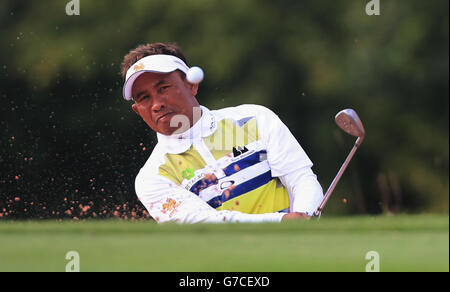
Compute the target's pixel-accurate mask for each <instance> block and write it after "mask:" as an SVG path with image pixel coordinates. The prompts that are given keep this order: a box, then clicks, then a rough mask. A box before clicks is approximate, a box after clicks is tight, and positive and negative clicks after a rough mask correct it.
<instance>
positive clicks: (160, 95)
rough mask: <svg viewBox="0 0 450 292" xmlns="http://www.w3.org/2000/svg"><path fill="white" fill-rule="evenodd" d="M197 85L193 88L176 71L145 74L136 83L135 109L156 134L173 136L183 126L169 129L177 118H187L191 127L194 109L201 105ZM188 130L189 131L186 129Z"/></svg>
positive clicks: (134, 90)
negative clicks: (178, 116) (175, 117)
mask: <svg viewBox="0 0 450 292" xmlns="http://www.w3.org/2000/svg"><path fill="white" fill-rule="evenodd" d="M197 90H198V85H193V84H190V83H189V82H187V80H186V79H185V78H182V77H181V75H180V73H179V72H177V71H175V72H171V73H168V74H158V73H152V72H146V73H143V74H141V75H140V76H139V77H138V78H137V79H136V81H135V82H134V83H133V88H132V90H131V93H132V96H133V100H134V104H133V105H132V108H133V110H134V111H135V112H136V113H137V114H138V115H140V116H141V118H142V119H143V120H144V121H145V122H146V123H147V125H149V127H150V128H152V129H153V130H154V131H156V132H158V133H161V134H164V135H171V134H172V133H173V132H174V131H176V130H177V129H178V128H179V127H180V125H176V126H175V127H171V126H170V120H171V119H172V118H173V117H174V116H175V115H184V116H186V117H187V118H188V119H189V122H190V125H189V126H192V125H193V124H194V123H195V122H196V121H193V108H194V107H198V106H199V104H198V102H197V99H196V98H195V95H196V94H197ZM186 130H187V129H186Z"/></svg>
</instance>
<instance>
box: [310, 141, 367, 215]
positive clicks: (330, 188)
mask: <svg viewBox="0 0 450 292" xmlns="http://www.w3.org/2000/svg"><path fill="white" fill-rule="evenodd" d="M361 142H362V139H361V137H359V138H358V139H357V140H356V142H355V145H354V146H353V148H352V150H351V151H350V153H349V154H348V156H347V158H346V159H345V161H344V163H343V164H342V166H341V168H340V169H339V171H338V173H337V175H336V177H335V178H334V179H333V181H332V182H331V185H330V187H329V188H328V190H327V192H326V193H325V196H324V197H323V199H322V203H320V205H319V207H318V208H317V211H316V212H315V215H316V216H320V214H321V213H322V210H323V208H324V207H325V204H326V203H327V201H328V199H329V198H330V196H331V193H332V192H333V191H334V188H335V187H336V185H337V183H338V182H339V180H340V179H341V176H342V174H343V173H344V171H345V169H346V168H347V166H348V164H349V163H350V160H352V158H353V155H354V154H355V152H356V150H357V149H358V147H359V145H361Z"/></svg>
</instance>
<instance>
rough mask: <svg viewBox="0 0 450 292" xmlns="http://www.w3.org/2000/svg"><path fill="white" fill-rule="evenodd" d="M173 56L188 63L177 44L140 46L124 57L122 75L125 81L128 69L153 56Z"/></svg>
mask: <svg viewBox="0 0 450 292" xmlns="http://www.w3.org/2000/svg"><path fill="white" fill-rule="evenodd" d="M159 54H163V55H172V56H175V57H178V58H180V59H181V60H183V62H184V63H186V65H188V64H187V62H186V57H184V54H183V51H182V50H181V48H180V47H179V46H178V45H177V44H175V43H153V44H146V45H140V46H138V47H137V48H136V49H134V50H131V51H130V52H129V53H128V54H126V55H125V57H123V61H122V68H121V73H122V77H123V79H124V80H125V77H126V74H127V71H128V69H129V68H130V67H131V66H132V65H133V64H134V63H136V62H137V61H138V60H140V59H142V58H144V57H147V56H151V55H159Z"/></svg>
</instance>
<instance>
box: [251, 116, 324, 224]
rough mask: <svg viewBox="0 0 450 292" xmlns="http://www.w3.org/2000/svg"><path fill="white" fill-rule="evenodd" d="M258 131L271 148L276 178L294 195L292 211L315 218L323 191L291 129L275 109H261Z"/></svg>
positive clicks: (269, 159)
mask: <svg viewBox="0 0 450 292" xmlns="http://www.w3.org/2000/svg"><path fill="white" fill-rule="evenodd" d="M260 108H261V112H262V114H261V116H260V118H259V119H258V129H261V131H260V132H261V139H262V141H263V143H264V144H265V146H266V147H267V160H268V161H269V164H270V168H271V172H272V176H274V177H279V178H280V180H281V182H282V183H283V185H284V186H285V187H286V189H287V190H288V193H289V196H290V201H291V204H290V211H291V212H302V213H306V214H308V215H310V216H311V215H313V213H314V212H315V211H316V209H317V207H318V206H319V204H320V202H321V200H322V198H323V190H322V187H321V185H320V184H319V182H318V181H317V177H316V175H315V174H314V173H313V171H312V170H311V167H312V166H313V163H312V161H311V160H310V159H309V157H308V156H307V154H306V153H305V151H304V150H303V148H302V147H301V146H300V144H299V143H298V141H297V139H295V137H294V135H292V133H291V132H290V131H289V129H288V127H287V126H286V125H285V124H284V123H283V122H282V121H281V120H280V118H279V117H278V116H277V115H276V114H275V113H273V112H272V111H271V110H269V109H267V108H264V107H260Z"/></svg>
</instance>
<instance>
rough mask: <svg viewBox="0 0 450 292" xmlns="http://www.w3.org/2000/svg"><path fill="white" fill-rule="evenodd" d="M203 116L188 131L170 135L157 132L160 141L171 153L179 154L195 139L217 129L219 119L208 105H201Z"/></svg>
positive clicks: (208, 134)
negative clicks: (217, 119)
mask: <svg viewBox="0 0 450 292" xmlns="http://www.w3.org/2000/svg"><path fill="white" fill-rule="evenodd" d="M200 108H201V110H202V116H201V118H200V119H199V120H198V121H197V122H196V123H195V124H194V125H193V126H192V127H191V128H189V129H188V130H187V131H185V132H184V133H181V134H173V135H170V136H167V135H163V134H161V133H157V134H156V136H157V137H158V143H160V144H161V146H163V148H165V150H166V151H167V152H168V153H170V154H179V153H182V152H185V151H186V150H188V149H189V148H190V147H191V145H192V143H193V141H194V140H197V139H201V138H204V137H208V136H210V135H211V134H213V133H214V132H215V131H216V129H217V121H216V117H215V116H214V114H213V113H212V112H211V111H210V110H209V109H208V108H206V107H204V106H202V105H201V106H200Z"/></svg>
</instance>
